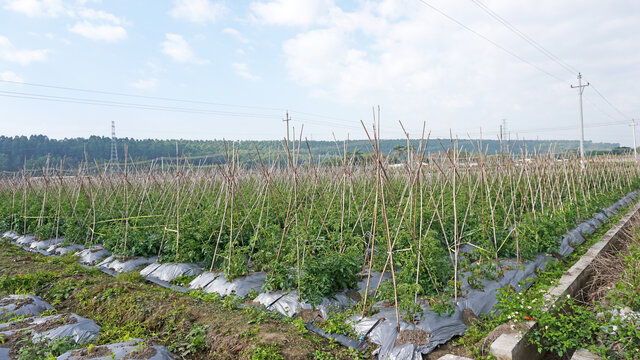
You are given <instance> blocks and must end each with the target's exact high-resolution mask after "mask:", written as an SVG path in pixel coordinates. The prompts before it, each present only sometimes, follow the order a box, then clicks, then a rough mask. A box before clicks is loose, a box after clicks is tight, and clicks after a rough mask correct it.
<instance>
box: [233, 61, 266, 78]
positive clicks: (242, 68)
mask: <svg viewBox="0 0 640 360" xmlns="http://www.w3.org/2000/svg"><path fill="white" fill-rule="evenodd" d="M231 66H232V67H233V69H234V70H235V71H236V74H238V75H239V76H241V77H243V78H245V79H247V80H251V81H258V80H260V77H259V76H257V75H253V74H252V73H251V72H250V71H249V67H248V66H247V64H245V63H233V64H231Z"/></svg>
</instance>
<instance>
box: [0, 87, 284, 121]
mask: <svg viewBox="0 0 640 360" xmlns="http://www.w3.org/2000/svg"><path fill="white" fill-rule="evenodd" d="M0 96H3V97H10V98H18V99H30V100H43V101H51V102H63V103H72V104H83V105H99V106H106V107H116V108H129V109H141V110H155V111H168V112H179V113H189V114H203V115H219V116H233V117H239V116H243V117H253V118H273V116H269V115H266V114H252V113H233V112H227V111H214V110H203V109H190V108H177V107H168V106H155V105H147V104H136V103H123V102H116V101H105V100H96V99H83V98H73V97H63V96H52V95H42V94H31V93H19V92H12V91H0Z"/></svg>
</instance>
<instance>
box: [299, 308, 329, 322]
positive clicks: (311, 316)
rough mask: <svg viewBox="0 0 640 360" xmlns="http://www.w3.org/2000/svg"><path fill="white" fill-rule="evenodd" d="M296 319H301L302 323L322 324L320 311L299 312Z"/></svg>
mask: <svg viewBox="0 0 640 360" xmlns="http://www.w3.org/2000/svg"><path fill="white" fill-rule="evenodd" d="M296 317H299V318H302V320H304V322H310V321H314V320H315V321H316V322H324V319H323V318H322V312H321V311H320V310H300V311H299V312H298V314H297V315H296Z"/></svg>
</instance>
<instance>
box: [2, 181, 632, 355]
mask: <svg viewBox="0 0 640 360" xmlns="http://www.w3.org/2000/svg"><path fill="white" fill-rule="evenodd" d="M637 198H638V193H637V192H633V193H630V194H628V195H627V196H625V197H624V198H622V199H621V200H619V201H618V202H616V204H614V205H613V206H611V207H610V208H607V209H606V210H605V211H604V212H603V213H599V214H596V216H594V218H592V219H589V220H588V221H585V222H584V223H582V224H580V225H578V226H577V227H576V229H574V230H572V231H570V232H569V233H567V235H565V237H564V238H563V239H562V243H561V246H560V253H561V254H562V255H567V254H568V253H570V252H572V251H573V248H574V247H575V246H577V245H579V244H581V243H582V242H584V238H583V234H591V233H593V232H594V231H595V229H596V228H597V227H599V226H600V225H602V224H604V222H605V221H606V220H607V218H609V217H611V216H613V215H614V214H615V212H617V211H618V210H620V209H621V208H623V207H625V206H627V205H629V204H631V202H632V201H635V200H636V199H637ZM639 206H640V205H636V206H635V207H634V208H633V209H632V210H631V211H630V212H629V213H627V214H626V215H625V216H624V217H623V219H622V220H621V221H620V222H619V223H618V224H616V225H615V226H614V227H613V228H612V229H611V230H609V231H608V232H607V233H606V234H605V236H604V237H603V240H602V241H601V242H599V243H597V244H596V245H594V248H595V247H597V246H598V244H601V243H605V245H601V246H602V247H601V248H599V249H596V250H594V248H592V249H591V250H589V252H588V253H587V254H585V256H584V257H583V258H585V257H587V256H589V254H593V253H594V252H595V253H596V255H597V253H600V252H601V251H606V249H608V246H606V244H607V243H608V241H607V240H606V239H613V238H615V236H617V235H615V234H618V233H619V232H620V231H621V229H622V228H623V227H625V226H628V224H629V223H630V219H631V217H632V215H634V214H636V213H638V209H639ZM2 237H4V238H8V239H10V240H11V241H12V242H13V243H15V244H16V245H18V246H20V247H22V248H23V249H25V250H28V251H33V252H38V253H41V254H43V255H47V256H53V255H63V254H65V253H75V254H76V255H77V256H78V257H79V258H80V262H81V263H82V264H83V265H85V266H87V267H90V266H96V267H97V268H98V269H100V270H101V271H102V272H104V273H106V274H109V275H112V276H115V275H117V274H119V273H123V272H128V271H140V269H141V268H142V270H141V271H140V274H141V275H142V276H144V277H145V279H146V280H148V281H150V282H152V283H154V284H157V285H159V286H162V287H165V288H169V289H172V290H174V291H178V292H183V293H184V292H188V291H196V290H202V291H204V292H206V293H212V292H215V293H218V294H220V295H221V296H223V297H224V296H227V295H231V294H234V295H235V296H238V297H240V298H243V299H244V298H246V297H247V295H248V294H249V293H250V292H254V293H259V292H260V291H261V288H262V284H264V282H265V278H266V274H265V273H254V274H251V275H248V276H246V277H242V278H239V279H236V280H234V281H232V282H229V281H227V279H225V277H224V275H223V274H215V273H211V272H203V271H202V266H199V265H197V264H182V263H169V264H159V263H157V259H156V258H142V257H137V258H128V259H127V258H124V259H121V258H118V257H116V256H113V255H112V254H111V253H110V252H109V251H108V250H106V249H104V248H102V247H100V246H96V247H91V248H87V249H85V248H83V247H82V246H79V245H71V246H63V245H62V244H63V240H62V239H58V240H44V241H38V240H37V239H35V237H34V236H32V235H24V236H20V235H19V234H16V233H12V232H5V233H4V234H2ZM539 258H540V259H538V261H537V262H536V263H534V262H532V264H530V265H531V266H528V268H529V267H530V269H528V268H527V271H526V272H525V271H521V272H522V273H523V274H520V273H518V271H519V270H514V271H513V272H514V274H512V275H513V276H512V277H513V279H511V280H512V281H511V282H514V283H515V284H517V283H518V282H519V281H520V280H521V278H522V279H524V278H525V277H527V276H530V275H533V274H534V272H535V269H537V268H538V267H540V266H543V265H544V263H546V261H549V259H548V258H545V255H544V254H540V256H539ZM538 263H539V264H538ZM588 264H589V262H588V261H587V262H586V263H585V262H583V260H580V261H579V262H578V263H577V264H576V265H574V267H573V268H572V269H571V270H569V271H568V272H567V273H568V274H578V273H582V272H584V270H586V269H587V268H588ZM580 267H582V268H580ZM515 273H517V274H515ZM365 275H366V274H365ZM516 275H518V276H519V277H518V276H516ZM525 275H526V276H525ZM181 276H195V278H194V279H193V280H192V281H191V282H190V283H189V284H188V287H182V286H177V285H174V284H172V281H173V280H175V279H176V278H178V277H181ZM376 276H377V277H378V278H379V277H381V276H382V274H379V273H377V274H375V273H373V274H372V278H375V277H376ZM583 276H586V275H583ZM505 279H506V276H505ZM563 279H564V277H563ZM503 280H504V279H503ZM505 281H506V280H505ZM561 281H562V282H561V284H565V285H566V284H568V285H566V286H565V288H562V289H560V288H559V289H557V290H554V293H555V292H557V293H558V294H564V293H565V292H567V293H569V292H571V291H573V292H575V291H577V290H578V288H579V287H580V286H579V284H580V281H586V280H584V279H583V280H571V281H570V280H561ZM375 282H376V281H374V283H375ZM574 283H575V284H574ZM500 284H501V283H499V282H496V284H493V285H492V286H488V285H487V286H485V289H486V288H488V287H491V288H495V287H496V286H498V285H500ZM359 285H360V284H359ZM494 285H495V286H494ZM502 285H504V284H502ZM359 288H361V286H359ZM495 290H496V289H494V292H495ZM520 290H521V289H520ZM476 292H478V294H477V295H478V296H479V297H480V298H482V299H485V298H487V297H490V298H487V299H485V300H483V301H482V305H483V306H482V309H479V310H480V311H479V312H478V314H479V313H484V312H488V311H486V310H487V309H489V310H490V309H491V308H493V306H492V305H491V303H495V301H496V299H495V294H494V293H491V294H488V293H487V294H485V292H486V291H476ZM481 293H482V294H481ZM492 294H493V295H492ZM489 295H491V296H489ZM254 303H259V304H261V305H262V306H263V307H258V308H259V309H263V310H265V311H271V310H273V311H277V312H278V313H280V314H281V316H283V317H284V316H287V317H293V316H295V315H296V314H297V313H299V312H301V311H304V310H311V309H313V307H311V305H309V304H306V303H303V302H300V300H299V296H298V294H297V292H295V291H291V292H288V293H283V292H280V291H275V292H268V293H264V292H263V293H260V294H259V295H258V296H257V297H256V298H255V299H254ZM355 303H356V301H355V300H354V299H352V298H351V297H350V296H349V292H348V291H347V292H342V293H338V294H336V295H335V299H327V298H325V299H323V302H322V304H320V305H319V306H317V307H316V309H317V310H320V312H321V314H322V316H323V317H324V318H325V319H326V318H327V314H328V313H329V312H331V311H341V310H343V309H346V308H349V307H350V306H353V305H354V304H355ZM466 303H467V305H466V306H467V307H469V306H473V305H474V303H473V301H471V300H467V302H466ZM485 305H486V306H485ZM490 305H491V306H490ZM549 305H551V304H549ZM242 306H256V305H242ZM461 306H462V305H461ZM484 308H487V309H484ZM483 309H484V310H483ZM314 310H315V309H314ZM459 312H462V310H460V311H459ZM384 315H385V314H384V313H383V312H382V311H381V313H380V314H378V317H372V318H363V319H360V320H359V321H357V320H356V326H355V327H356V331H357V333H358V334H360V337H359V338H358V339H352V338H349V337H347V336H344V335H342V334H329V333H326V332H325V331H323V330H322V329H321V328H319V327H317V326H315V325H314V324H313V322H310V323H307V324H306V327H307V329H308V330H309V331H312V332H314V333H316V334H317V335H319V336H322V337H324V338H327V339H332V340H335V341H337V342H338V343H340V344H342V345H344V346H348V347H352V348H355V349H358V350H362V349H365V348H366V347H367V346H368V343H367V341H366V340H367V339H369V341H371V342H374V343H377V344H379V345H382V346H381V348H380V349H379V350H378V351H380V352H379V353H378V355H379V357H380V358H385V359H386V358H393V359H417V358H419V356H421V355H420V352H422V349H421V348H419V347H417V346H416V345H413V344H411V343H409V344H405V345H400V346H395V345H394V343H395V338H396V337H397V336H398V332H397V331H396V330H395V325H394V324H395V322H392V320H393V319H391V318H389V317H386V319H385V317H384ZM432 320H433V321H428V319H425V321H427V322H428V323H429V324H432V323H433V324H440V325H441V326H440V327H444V328H448V332H449V333H451V334H450V335H451V336H453V335H455V334H457V335H461V334H463V333H464V330H465V329H466V326H464V324H463V325H460V324H457V322H459V323H461V324H462V322H463V321H462V320H460V319H457V318H456V317H455V316H453V317H451V318H450V319H448V320H447V319H444V320H442V319H440V321H438V320H439V319H436V318H434V319H432ZM458 320H459V321H458ZM443 321H445V322H444V323H443ZM446 321H448V322H446ZM452 321H453V323H452ZM456 321H457V322H456ZM423 322H424V321H423ZM427 325H428V324H427ZM533 326H534V324H533V323H531V324H527V330H529V329H531V328H532V327H533ZM453 327H455V329H454V330H455V331H452V330H451V328H453ZM413 328H415V325H414V326H413V327H411V326H410V324H409V325H406V324H404V323H403V329H404V330H407V329H409V330H410V329H413ZM429 330H430V333H434V331H431V330H434V329H431V328H430V329H429ZM436 330H437V329H436ZM394 334H395V335H396V336H395V337H394V336H392V335H394ZM523 334H526V331H525V332H523V333H522V334H515V335H512V337H509V336H507V334H503V335H502V336H500V337H499V338H498V339H497V340H496V341H495V342H494V344H493V345H492V347H491V349H492V353H493V354H494V355H495V356H497V357H498V358H501V359H529V358H530V357H521V356H525V355H535V354H537V351H535V349H534V351H530V349H527V348H526V346H525V344H526V342H525V341H523ZM451 336H449V337H447V339H444V337H442V336H441V337H442V339H439V341H440V342H435V341H432V343H430V344H429V345H428V346H429V348H430V349H432V348H433V347H434V346H437V345H438V344H442V343H444V342H446V341H447V340H448V339H450V337H451ZM524 338H526V336H524ZM430 340H435V339H433V338H432V339H430ZM523 354H524V355H523ZM1 359H2V358H0V360H1ZM441 359H451V360H455V359H464V358H461V357H457V356H454V355H446V356H444V357H442V358H441Z"/></svg>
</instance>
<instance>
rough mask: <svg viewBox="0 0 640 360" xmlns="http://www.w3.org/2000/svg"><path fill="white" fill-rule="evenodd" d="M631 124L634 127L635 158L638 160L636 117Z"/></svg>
mask: <svg viewBox="0 0 640 360" xmlns="http://www.w3.org/2000/svg"><path fill="white" fill-rule="evenodd" d="M631 126H632V127H633V160H634V161H635V162H638V150H637V149H638V145H637V144H636V119H631Z"/></svg>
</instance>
